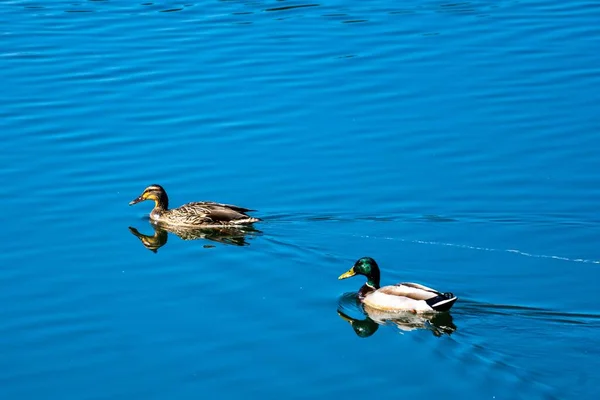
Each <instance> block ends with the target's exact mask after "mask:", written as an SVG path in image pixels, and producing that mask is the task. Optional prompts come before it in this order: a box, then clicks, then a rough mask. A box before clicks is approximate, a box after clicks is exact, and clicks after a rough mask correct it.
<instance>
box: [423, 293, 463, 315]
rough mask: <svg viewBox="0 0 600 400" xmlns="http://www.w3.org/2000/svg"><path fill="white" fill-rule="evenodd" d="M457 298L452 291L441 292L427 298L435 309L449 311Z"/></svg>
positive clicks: (430, 305)
mask: <svg viewBox="0 0 600 400" xmlns="http://www.w3.org/2000/svg"><path fill="white" fill-rule="evenodd" d="M456 300H458V297H456V296H455V295H454V294H452V293H450V292H448V293H440V294H439V296H436V297H432V298H431V299H429V300H427V304H429V307H431V308H433V309H434V310H435V311H448V310H449V309H451V308H452V306H453V305H454V303H455V302H456Z"/></svg>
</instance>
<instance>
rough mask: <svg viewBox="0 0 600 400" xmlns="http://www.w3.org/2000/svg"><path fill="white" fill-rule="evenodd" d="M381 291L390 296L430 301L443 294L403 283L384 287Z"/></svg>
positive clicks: (415, 284) (420, 286) (417, 285)
mask: <svg viewBox="0 0 600 400" xmlns="http://www.w3.org/2000/svg"><path fill="white" fill-rule="evenodd" d="M379 290H380V291H381V292H382V293H385V294H388V295H390V296H401V297H408V298H409V299H413V300H429V299H431V298H434V297H437V296H439V295H441V293H440V292H438V291H437V290H435V289H432V288H430V287H427V286H423V285H419V284H418V283H412V282H403V283H398V284H396V285H390V286H384V287H382V288H380V289H379Z"/></svg>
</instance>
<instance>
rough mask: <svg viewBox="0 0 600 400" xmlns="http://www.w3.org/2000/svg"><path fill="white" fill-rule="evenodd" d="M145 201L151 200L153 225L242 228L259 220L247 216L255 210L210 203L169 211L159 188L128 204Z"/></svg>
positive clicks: (193, 204)
mask: <svg viewBox="0 0 600 400" xmlns="http://www.w3.org/2000/svg"><path fill="white" fill-rule="evenodd" d="M144 200H153V201H154V209H152V211H151V212H150V219H151V220H152V221H154V222H157V223H160V224H166V225H170V226H180V227H189V228H194V227H209V226H224V225H243V224H252V223H254V222H258V221H260V219H258V218H254V217H251V216H249V215H247V214H246V213H247V212H250V211H254V210H250V209H248V208H243V207H238V206H233V205H230V204H221V203H215V202H212V201H201V202H194V203H187V204H184V205H182V206H181V207H177V208H172V209H169V198H168V197H167V192H165V189H163V188H162V186H160V185H150V186H148V187H147V188H146V189H145V190H144V192H143V193H142V194H141V195H140V196H139V197H138V198H137V199H134V200H132V201H131V202H130V203H129V205H130V206H132V205H134V204H137V203H139V202H141V201H144Z"/></svg>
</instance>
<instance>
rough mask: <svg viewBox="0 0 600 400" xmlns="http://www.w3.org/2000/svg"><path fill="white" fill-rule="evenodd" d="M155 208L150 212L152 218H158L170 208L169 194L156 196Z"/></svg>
mask: <svg viewBox="0 0 600 400" xmlns="http://www.w3.org/2000/svg"><path fill="white" fill-rule="evenodd" d="M153 200H154V208H153V209H152V211H151V212H150V217H151V218H152V219H158V218H159V217H160V215H161V214H162V213H163V212H165V211H167V210H168V209H169V198H168V197H167V196H161V197H157V198H154V199H153Z"/></svg>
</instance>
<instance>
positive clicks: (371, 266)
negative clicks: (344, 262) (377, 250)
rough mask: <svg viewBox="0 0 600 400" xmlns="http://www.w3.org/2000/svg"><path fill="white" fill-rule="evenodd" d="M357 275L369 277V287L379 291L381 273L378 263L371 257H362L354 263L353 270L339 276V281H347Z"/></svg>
mask: <svg viewBox="0 0 600 400" xmlns="http://www.w3.org/2000/svg"><path fill="white" fill-rule="evenodd" d="M355 275H364V276H366V277H367V285H369V286H370V287H372V288H373V289H379V282H380V272H379V266H378V265H377V262H375V260H374V259H372V258H371V257H362V258H360V259H359V260H358V261H356V262H355V263H354V265H353V266H352V268H350V269H349V270H348V271H347V272H345V273H343V274H342V275H340V276H339V278H338V279H346V278H350V277H352V276H355Z"/></svg>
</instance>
